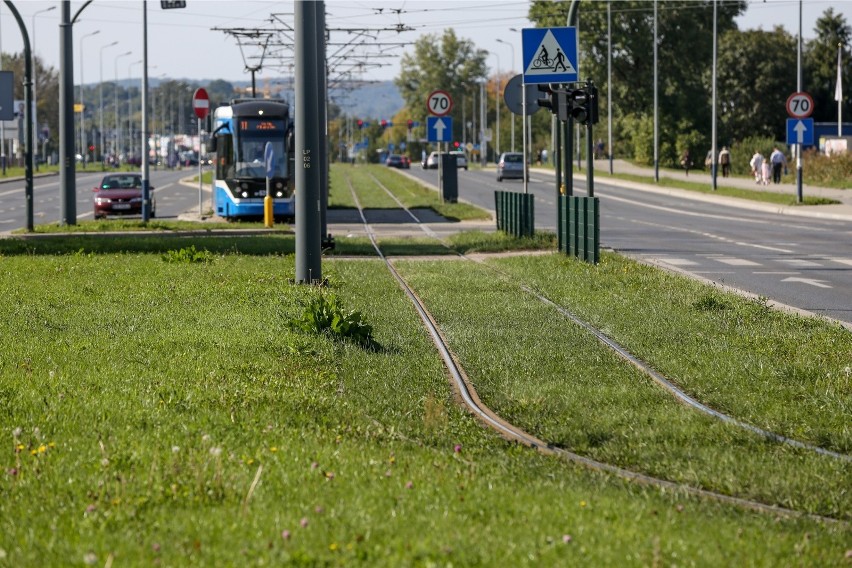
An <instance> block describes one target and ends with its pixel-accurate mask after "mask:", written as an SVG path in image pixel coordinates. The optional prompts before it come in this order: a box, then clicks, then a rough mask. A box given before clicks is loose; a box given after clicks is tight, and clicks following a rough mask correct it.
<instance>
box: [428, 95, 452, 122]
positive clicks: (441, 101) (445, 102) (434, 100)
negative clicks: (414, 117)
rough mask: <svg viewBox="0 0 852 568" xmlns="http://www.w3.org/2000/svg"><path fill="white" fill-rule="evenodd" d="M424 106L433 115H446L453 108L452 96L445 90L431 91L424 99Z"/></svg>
mask: <svg viewBox="0 0 852 568" xmlns="http://www.w3.org/2000/svg"><path fill="white" fill-rule="evenodd" d="M426 108H428V109H429V114H431V115H434V116H446V115H448V114H450V111H451V110H453V98H452V97H451V96H450V94H449V93H448V92H446V91H432V92H431V93H429V98H428V99H426Z"/></svg>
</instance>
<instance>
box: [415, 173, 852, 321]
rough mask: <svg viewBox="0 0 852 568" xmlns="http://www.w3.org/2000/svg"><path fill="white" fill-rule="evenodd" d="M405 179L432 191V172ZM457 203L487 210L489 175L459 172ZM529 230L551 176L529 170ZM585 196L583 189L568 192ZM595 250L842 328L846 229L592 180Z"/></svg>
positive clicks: (539, 218)
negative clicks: (597, 220) (597, 231)
mask: <svg viewBox="0 0 852 568" xmlns="http://www.w3.org/2000/svg"><path fill="white" fill-rule="evenodd" d="M407 173H410V174H411V175H413V176H415V177H417V178H419V179H422V180H424V181H427V182H429V183H431V184H433V185H436V186H437V185H438V173H437V171H435V170H427V171H423V170H421V169H419V168H416V167H415V168H412V169H411V170H408V171H407ZM458 181H459V197H460V198H462V199H465V200H467V201H470V202H472V203H474V204H477V205H480V206H482V207H485V208H487V209H489V210H492V211H493V209H494V190H495V189H502V190H505V191H523V182H522V181H520V180H505V181H503V182H501V183H498V182H497V181H496V175H495V172H494V171H493V170H485V171H475V170H469V171H464V170H459V171H458ZM529 191H530V193H533V194H534V195H535V222H536V229H539V230H542V229H544V230H551V231H552V230H554V228H555V225H556V213H555V211H556V210H555V203H556V198H555V188H554V182H553V178H552V175H546V174H541V173H537V172H535V171H533V172H532V173H531V175H530V182H529ZM575 193H576V194H577V195H584V194H585V187H584V183H582V182H577V185H575ZM595 195H596V196H597V197H599V198H600V200H601V246H604V247H608V248H612V249H614V250H618V251H620V252H623V253H626V254H629V255H631V256H634V257H637V258H640V259H643V260H646V261H650V262H655V263H658V264H661V265H664V266H668V267H671V268H674V269H677V270H681V271H684V272H689V273H691V274H695V275H698V276H700V277H703V278H705V279H708V280H710V281H712V282H716V283H718V284H723V285H728V286H732V287H734V288H737V289H740V290H745V291H748V292H751V293H753V294H756V295H758V296H764V297H766V298H768V299H770V300H774V301H776V302H780V303H782V304H786V305H789V306H792V307H795V308H799V309H802V310H806V311H809V312H813V313H817V314H821V315H824V316H828V317H831V318H834V319H837V320H840V321H843V322H847V323H850V324H852V224H850V223H849V222H848V221H838V220H828V219H814V218H806V217H798V216H794V215H781V214H777V213H772V212H765V211H755V210H749V209H743V208H740V207H736V206H732V205H728V204H722V203H721V202H716V203H708V202H704V201H697V200H694V199H687V198H681V197H676V196H671V195H661V194H657V193H651V192H646V191H641V190H636V189H628V188H624V187H618V186H616V185H611V184H608V183H605V182H603V181H601V180H600V179H598V180H596V182H595Z"/></svg>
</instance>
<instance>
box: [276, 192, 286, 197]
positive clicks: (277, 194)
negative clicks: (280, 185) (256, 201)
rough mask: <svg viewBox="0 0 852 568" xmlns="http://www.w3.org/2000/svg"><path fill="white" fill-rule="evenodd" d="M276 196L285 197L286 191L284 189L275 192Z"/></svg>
mask: <svg viewBox="0 0 852 568" xmlns="http://www.w3.org/2000/svg"><path fill="white" fill-rule="evenodd" d="M275 197H284V192H283V191H277V192H275Z"/></svg>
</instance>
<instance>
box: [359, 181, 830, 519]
mask: <svg viewBox="0 0 852 568" xmlns="http://www.w3.org/2000/svg"><path fill="white" fill-rule="evenodd" d="M347 183H348V185H349V190H350V192H351V193H352V197H353V200H354V202H355V206H356V207H357V209H358V214H359V215H360V217H361V221H362V223H363V224H364V227H365V231H366V233H367V236H368V238H369V239H370V242H371V243H372V245H373V248H374V249H375V251H376V254H377V255H378V256H379V258H380V259H381V260H382V261H384V263H385V266H386V267H387V268H388V270H389V271H390V273H391V275H392V276H393V277H394V279H395V280H396V281H397V283H398V284H399V286H400V287H401V288H402V290H403V292H404V293H405V295H406V296H408V298H409V300H411V302H412V304H414V307H415V309H416V310H417V313H418V315H419V316H420V319H421V321H422V322H423V324H424V326H425V327H426V330H427V331H428V332H429V335H430V337H431V338H432V343H433V344H434V345H435V348H436V349H437V351H438V353H439V354H440V356H441V359H442V360H443V362H444V365H445V366H446V368H447V371H448V372H449V374H450V376H451V378H452V383H451V384H452V386H453V387H454V389H455V390H456V392H457V393H458V394H459V395H460V397H461V399H462V401H463V402H464V404H465V406H466V407H467V408H468V410H469V411H470V412H471V413H472V414H473V415H474V416H476V417H477V418H478V419H479V420H480V421H481V422H483V423H484V424H486V425H487V426H489V427H490V428H492V429H494V430H496V431H497V432H498V433H499V434H500V435H501V436H502V437H503V438H505V439H507V440H510V441H515V442H519V443H521V444H524V445H526V446H528V447H530V448H532V449H535V450H537V451H539V452H541V453H543V454H546V455H553V456H558V457H561V458H563V459H565V460H567V461H570V462H572V463H575V464H578V465H582V466H584V467H586V468H588V469H591V470H593V471H598V472H604V473H609V474H612V475H615V476H617V477H619V478H621V479H624V480H626V481H630V482H635V483H638V484H640V485H645V486H649V487H656V488H659V489H662V490H664V491H672V492H680V493H683V494H686V495H690V496H693V497H700V498H704V499H708V500H713V501H716V502H720V503H725V504H729V505H735V506H737V507H741V508H744V509H748V510H752V511H756V512H760V513H769V514H775V515H783V516H787V517H797V518H800V517H807V518H810V519H814V520H817V521H820V522H826V523H845V521H843V520H842V519H836V518H833V517H826V516H823V515H818V514H815V513H808V512H804V511H798V510H795V509H788V508H786V507H780V506H777V505H769V504H767V503H762V502H760V501H754V500H751V499H745V498H742V497H735V496H732V495H726V494H724V493H717V492H715V491H711V490H708V489H701V488H699V487H693V486H690V485H683V484H678V483H675V482H673V481H669V480H666V479H660V478H657V477H652V476H650V475H646V474H643V473H638V472H635V471H631V470H628V469H624V468H621V467H618V466H615V465H612V464H608V463H604V462H600V461H597V460H595V459H592V458H588V457H585V456H581V455H579V454H576V453H574V452H571V451H569V450H566V449H564V448H560V447H558V446H554V445H552V444H550V443H548V442H545V441H543V440H541V439H539V438H537V437H536V436H534V435H532V434H530V433H528V432H526V431H525V430H523V429H521V428H520V427H518V426H515V425H513V424H511V423H509V422H507V421H505V420H503V419H502V418H501V417H500V416H499V415H498V414H496V413H495V412H494V411H492V410H491V409H490V408H489V407H488V406H486V405H485V404H484V403H482V401H481V400H480V399H479V396H478V394H477V392H476V389H475V388H474V387H473V385H472V384H471V383H470V380H469V379H468V377H467V375H466V373H465V372H464V369H463V368H462V367H461V365H460V363H459V362H458V361H457V359H456V356H455V355H454V354H453V352H452V351H451V350H450V348H449V345H448V342H447V340H446V338H445V337H444V335H443V333H442V332H441V330H440V328H439V326H438V324H437V322H436V321H435V319H434V318H433V316H432V315H431V313H430V312H429V311H428V310H427V309H426V307H425V305H424V304H423V302H422V300H420V298H419V297H418V296H417V294H416V293H415V292H414V290H413V289H412V288H411V286H409V284H408V283H407V282H406V281H405V279H404V278H403V277H402V276H401V275H400V274H399V272H398V271H397V270H396V267H394V266H393V263H392V261H391V260H390V259H389V258H387V257H386V256H385V255H384V254H383V253H382V251H381V249H380V248H379V245H378V242H377V241H376V237H375V232H374V231H373V229H372V227H371V226H370V224H369V223H368V222H367V219H366V217H365V216H364V212H363V208H362V207H361V203H360V201H359V199H358V195H357V193H356V192H355V188H354V186H353V185H352V181H351V179H350V178H348V177H347ZM403 207H404V206H403ZM459 256H460V257H461V258H464V259H466V260H469V261H471V262H475V261H474V260H473V259H470V258H469V257H466V256H465V255H462V254H459ZM483 266H486V267H487V265H484V264H483ZM488 268H491V267H488ZM494 270H495V271H496V272H497V273H498V274H501V275H502V276H503V277H506V275H505V274H504V273H502V272H500V271H497V270H496V269H494ZM521 288H522V289H524V290H525V291H527V292H531V290H529V289H528V288H526V287H525V286H523V285H521ZM534 295H537V294H534ZM542 298H543V297H542ZM547 303H548V304H550V305H553V306H556V304H554V303H553V302H551V301H549V300H548V301H547Z"/></svg>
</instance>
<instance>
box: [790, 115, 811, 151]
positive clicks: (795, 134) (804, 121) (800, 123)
mask: <svg viewBox="0 0 852 568" xmlns="http://www.w3.org/2000/svg"><path fill="white" fill-rule="evenodd" d="M787 144H801V145H803V146H813V145H814V119H812V118H788V119H787Z"/></svg>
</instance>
